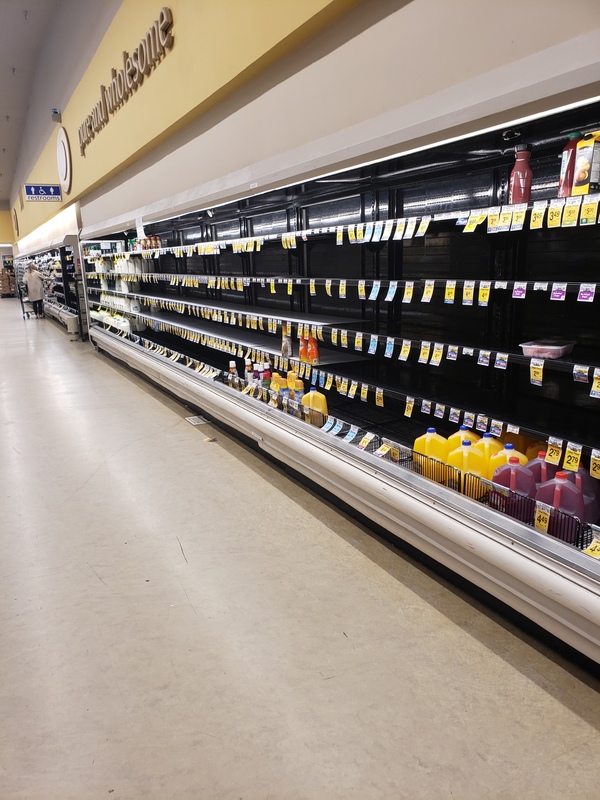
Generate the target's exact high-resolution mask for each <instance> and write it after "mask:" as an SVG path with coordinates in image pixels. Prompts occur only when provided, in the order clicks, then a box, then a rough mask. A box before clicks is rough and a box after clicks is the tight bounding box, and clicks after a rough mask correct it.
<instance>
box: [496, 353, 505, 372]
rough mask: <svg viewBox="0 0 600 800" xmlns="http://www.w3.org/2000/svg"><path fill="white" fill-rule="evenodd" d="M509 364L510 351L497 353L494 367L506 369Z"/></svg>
mask: <svg viewBox="0 0 600 800" xmlns="http://www.w3.org/2000/svg"><path fill="white" fill-rule="evenodd" d="M507 365H508V353H496V359H495V361H494V369H506V367H507Z"/></svg>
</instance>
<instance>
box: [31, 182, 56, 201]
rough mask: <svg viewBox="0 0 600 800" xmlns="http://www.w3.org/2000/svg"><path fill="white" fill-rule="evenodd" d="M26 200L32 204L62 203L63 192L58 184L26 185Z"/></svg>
mask: <svg viewBox="0 0 600 800" xmlns="http://www.w3.org/2000/svg"><path fill="white" fill-rule="evenodd" d="M25 199H26V200H28V201H29V202H30V203H60V202H62V192H61V188H60V186H59V185H58V184H57V185H54V184H49V183H26V184H25Z"/></svg>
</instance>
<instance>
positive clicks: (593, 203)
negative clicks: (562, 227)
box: [579, 194, 600, 225]
mask: <svg viewBox="0 0 600 800" xmlns="http://www.w3.org/2000/svg"><path fill="white" fill-rule="evenodd" d="M599 199H600V195H598V194H588V195H586V196H585V197H584V198H583V203H582V204H581V215H580V217H579V224H580V225H595V224H596V221H597V219H598V200H599Z"/></svg>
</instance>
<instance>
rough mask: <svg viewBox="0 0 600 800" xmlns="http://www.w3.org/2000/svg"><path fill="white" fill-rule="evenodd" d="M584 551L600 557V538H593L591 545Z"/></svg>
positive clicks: (594, 556) (589, 554)
mask: <svg viewBox="0 0 600 800" xmlns="http://www.w3.org/2000/svg"><path fill="white" fill-rule="evenodd" d="M583 552H584V553H585V554H586V555H588V556H591V557H592V558H600V539H592V543H591V545H590V546H589V547H586V548H585V550H584V551H583Z"/></svg>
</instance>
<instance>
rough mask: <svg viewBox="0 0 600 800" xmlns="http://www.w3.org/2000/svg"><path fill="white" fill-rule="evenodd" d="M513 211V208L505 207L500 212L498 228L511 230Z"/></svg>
mask: <svg viewBox="0 0 600 800" xmlns="http://www.w3.org/2000/svg"><path fill="white" fill-rule="evenodd" d="M512 216H513V212H512V209H508V208H503V209H502V211H501V212H500V219H499V221H498V230H500V231H509V230H510V225H511V222H512Z"/></svg>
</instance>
